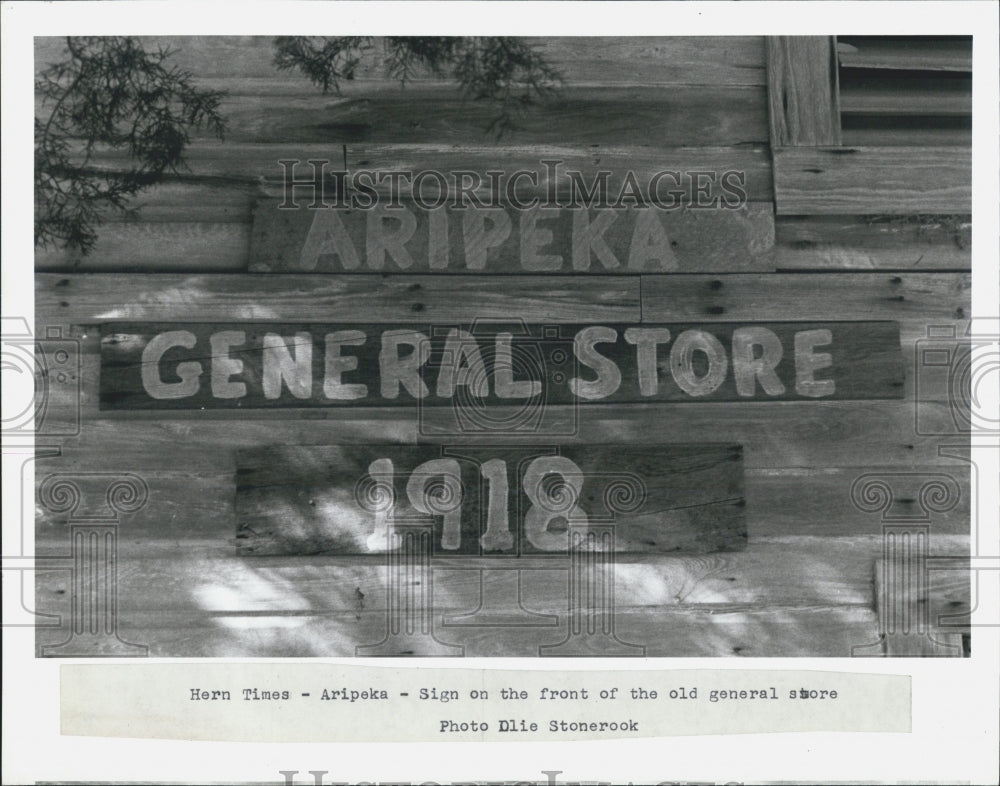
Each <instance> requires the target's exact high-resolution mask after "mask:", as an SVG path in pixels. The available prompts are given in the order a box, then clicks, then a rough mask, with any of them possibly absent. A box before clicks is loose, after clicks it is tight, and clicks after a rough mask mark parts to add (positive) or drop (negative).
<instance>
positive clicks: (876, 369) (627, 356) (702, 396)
mask: <svg viewBox="0 0 1000 786" xmlns="http://www.w3.org/2000/svg"><path fill="white" fill-rule="evenodd" d="M101 334H102V338H101V382H100V390H101V394H100V405H101V408H102V409H165V410H180V409H240V408H244V409H253V408H294V407H350V406H369V407H371V406H379V407H380V406H409V407H414V406H415V405H419V406H420V407H424V406H427V407H440V406H448V407H452V408H454V409H455V410H456V411H457V412H459V413H465V414H467V415H468V416H470V417H476V416H478V414H482V413H488V409H489V408H490V407H497V406H502V405H506V406H508V407H510V406H514V407H517V408H521V409H526V410H529V411H534V410H538V411H539V412H542V411H544V408H545V407H547V406H549V405H557V404H577V403H579V404H591V403H598V404H599V403H618V404H621V403H635V402H656V401H670V402H684V401H775V400H781V401H795V400H804V401H822V400H836V399H887V398H901V397H902V395H903V365H902V352H901V349H900V343H899V329H898V326H897V325H896V323H894V322H824V323H810V322H771V323H766V324H764V323H757V324H739V323H705V324H700V325H699V324H667V325H526V324H524V323H514V322H511V323H495V322H489V323H485V322H479V323H475V324H472V325H469V324H466V325H432V326H421V325H396V326H394V325H385V324H381V325H336V324H333V325H315V324H312V325H310V324H305V325H301V324H300V325H295V324H269V323H252V324H251V323H228V324H169V323H160V324H151V323H143V324H122V323H114V324H108V325H104V326H103V327H102V331H101ZM477 413H478V414H477ZM487 417H488V415H487Z"/></svg>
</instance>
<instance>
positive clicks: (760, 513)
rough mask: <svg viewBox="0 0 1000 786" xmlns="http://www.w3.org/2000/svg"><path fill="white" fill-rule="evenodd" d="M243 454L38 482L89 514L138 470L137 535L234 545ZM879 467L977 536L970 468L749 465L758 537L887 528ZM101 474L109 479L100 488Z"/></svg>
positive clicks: (86, 461)
mask: <svg viewBox="0 0 1000 786" xmlns="http://www.w3.org/2000/svg"><path fill="white" fill-rule="evenodd" d="M235 453H236V451H234V450H233V449H232V448H229V447H226V446H223V447H213V446H208V445H204V446H202V447H201V448H200V449H199V451H197V452H194V451H190V450H187V451H185V450H176V449H175V450H168V451H158V450H156V449H155V448H154V449H152V450H137V449H136V448H133V449H131V450H126V449H119V450H115V451H113V452H109V451H104V450H100V449H99V448H84V449H80V448H75V447H72V446H67V447H65V448H64V449H63V455H62V456H60V457H59V458H56V459H50V460H39V461H38V462H37V463H36V473H35V481H36V486H40V485H41V483H42V482H43V480H44V479H45V478H47V477H48V476H49V475H50V474H51V473H54V472H55V473H60V474H62V475H72V476H74V478H75V481H74V482H76V483H77V484H78V485H79V486H80V487H81V488H82V489H84V490H83V497H84V498H85V502H84V503H83V504H84V507H83V509H81V511H80V513H81V514H85V513H90V512H96V510H93V508H100V507H101V506H102V505H103V501H104V492H105V491H106V487H107V484H108V482H109V478H108V476H107V473H108V472H111V473H112V474H114V473H117V474H123V473H126V472H127V473H131V474H135V475H139V476H140V477H142V478H143V480H144V481H145V483H146V484H147V486H148V488H149V502H148V504H147V505H146V506H144V507H143V508H142V509H141V510H140V511H138V512H136V513H134V514H132V515H130V516H128V519H127V520H128V527H127V534H128V536H129V537H130V538H132V539H137V540H140V541H149V542H152V541H156V540H160V541H168V542H178V541H179V539H181V538H183V539H203V538H209V537H213V538H217V539H218V540H219V542H226V543H228V542H230V541H231V539H232V537H233V532H234V530H235V526H236V524H235V522H236V516H235V513H234V508H233V501H234V498H235V492H234V490H235V485H236V467H235ZM751 458H754V457H753V456H751ZM759 458H760V456H757V459H759ZM98 473H99V476H98ZM873 474H882V475H884V476H887V479H888V480H890V482H891V483H893V484H894V485H895V486H896V488H895V489H894V490H893V500H892V505H893V508H892V511H891V512H892V513H893V515H896V514H899V515H906V516H916V517H920V516H922V515H924V511H922V510H921V509H920V504H919V494H918V493H916V492H917V491H919V487H920V486H921V485H922V484H923V483H926V482H928V481H930V480H932V479H933V478H932V477H931V476H935V477H937V476H940V475H946V476H947V477H948V478H950V479H951V480H950V481H949V482H953V483H954V484H955V487H957V488H958V489H959V496H958V500H957V502H956V503H955V505H954V507H952V508H950V509H949V510H946V511H935V512H933V515H932V516H931V517H930V519H929V521H930V525H931V528H932V531H933V532H934V533H935V534H938V535H962V534H965V535H968V534H969V532H970V499H971V498H970V482H969V472H968V467H967V466H962V465H952V464H932V465H923V466H920V465H904V466H899V467H892V466H888V467H886V466H875V467H859V466H856V467H826V468H823V467H818V468H800V467H781V468H767V467H763V468H755V467H750V468H748V469H747V470H746V471H745V472H744V476H745V485H746V500H747V505H746V508H745V509H744V510H745V513H746V526H747V535H748V537H749V539H750V542H751V543H756V542H757V541H758V540H760V539H761V538H764V539H766V538H772V537H788V536H793V535H794V536H803V535H809V536H818V537H857V536H866V535H878V534H879V533H880V532H881V519H880V516H879V515H878V514H874V515H873V514H872V513H870V512H866V511H862V510H860V509H858V508H857V507H856V506H855V505H854V504H852V502H851V500H852V496H851V490H852V487H853V485H854V482H855V481H856V480H857V479H858V478H859V477H861V476H862V475H873ZM102 482H103V483H104V487H103V488H100V487H99V486H100V483H102ZM88 484H89V485H91V486H93V487H92V488H90V489H89V490H88V489H86V488H84V487H85V486H87V485H88ZM913 484H916V486H914V485H913ZM66 523H67V519H66V514H65V513H60V512H57V511H50V510H49V509H48V508H46V507H45V506H44V505H39V506H38V507H37V509H36V517H35V526H36V537H37V538H39V539H49V540H52V541H53V542H58V541H59V539H64V538H65V534H66V533H65V526H66ZM123 533H124V531H123Z"/></svg>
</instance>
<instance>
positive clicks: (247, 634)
mask: <svg viewBox="0 0 1000 786" xmlns="http://www.w3.org/2000/svg"><path fill="white" fill-rule="evenodd" d="M525 617H528V620H529V621H528V623H527V624H526V625H525V626H524V627H518V626H517V624H516V621H521V622H524V620H525ZM120 619H121V620H122V621H121V623H120V626H119V630H120V636H121V639H122V640H124V641H127V642H130V643H137V644H142V645H143V646H146V647H147V648H148V654H149V656H150V657H187V658H193V657H229V658H234V657H272V658H274V657H289V658H290V657H355V656H360V657H374V656H383V657H421V656H424V657H448V656H465V657H538V656H539V655H540V654H541V653H542V652H543V651H542V650H540V647H542V646H546V645H547V646H548V647H551V646H552V645H556V644H560V643H562V642H565V641H566V639H567V634H568V623H564V624H563V625H562V626H559V627H539V626H538V624H537V622H535V620H537V619H538V618H537V617H531V616H529V615H526V614H524V613H523V612H518V613H517V616H516V617H514V619H515V624H508V625H506V626H505V627H501V628H495V627H489V626H487V627H475V626H464V627H463V626H454V627H448V628H443V629H442V631H441V632H439V633H437V634H436V638H433V639H432V638H431V637H429V636H421V637H406V638H404V639H402V640H388V641H386V625H387V621H386V613H385V612H367V611H360V612H348V613H341V614H309V613H302V614H296V615H267V616H260V615H253V616H247V615H233V614H217V615H209V614H205V615H201V616H197V617H192V616H189V615H176V614H159V615H155V616H149V617H140V618H136V617H132V618H130V619H124V618H123V617H120ZM546 619H547V618H543V621H544V620H546ZM615 625H616V636H617V639H615V640H605V639H604V637H595V638H593V639H582V640H580V639H576V640H574V641H573V643H572V649H570V648H566V649H563V650H561V651H552V650H551V649H548V650H545V651H544V653H545V654H547V655H558V656H562V657H567V656H569V657H579V656H588V655H590V656H594V657H623V656H633V657H634V656H638V655H644V656H645V657H733V656H744V657H797V656H812V657H821V656H826V657H848V656H849V655H850V653H851V648H852V647H855V646H860V645H861V644H864V643H867V642H869V641H871V640H872V639H874V638H876V637H877V634H878V626H877V624H876V617H875V612H874V611H872V610H871V609H869V608H867V607H854V606H845V607H835V608H810V609H762V610H754V611H745V610H736V611H731V612H728V613H719V612H716V611H689V610H683V611H681V610H672V611H655V610H641V611H633V612H619V613H618V614H617V615H616V616H615ZM498 631H499V632H498ZM67 633H68V631H67V630H66V628H44V627H40V628H38V629H37V631H36V636H35V640H36V649H37V652H38V654H39V656H42V655H43V654H44V655H45V656H47V657H66V654H65V652H60V651H59V650H44V651H43V649H42V648H43V647H45V646H46V645H54V644H60V643H62V642H64V641H65V640H66V639H67ZM376 645H379V646H378V647H377V648H376ZM627 645H632V646H627Z"/></svg>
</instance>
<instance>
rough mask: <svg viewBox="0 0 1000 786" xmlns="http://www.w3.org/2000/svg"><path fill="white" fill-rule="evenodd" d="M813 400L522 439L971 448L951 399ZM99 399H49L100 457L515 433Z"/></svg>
mask: <svg viewBox="0 0 1000 786" xmlns="http://www.w3.org/2000/svg"><path fill="white" fill-rule="evenodd" d="M95 390H96V388H95ZM93 395H94V394H93V392H91V396H93ZM817 406H818V405H817V404H816V403H814V402H747V403H744V404H741V405H740V406H739V407H735V406H728V407H727V406H720V405H719V404H717V403H691V404H683V405H671V404H660V405H656V404H649V405H645V406H643V407H641V408H636V407H634V406H630V405H624V406H619V407H615V406H614V405H605V406H603V407H600V408H599V409H600V413H601V415H600V417H596V416H590V417H581V416H580V412H579V409H578V408H575V407H550V408H548V409H547V410H546V418H547V420H546V430H545V432H540V433H539V434H537V435H536V436H525V437H523V438H521V439H523V441H524V442H525V444H546V443H550V442H551V441H552V440H553V438H558V440H559V441H560V442H574V443H575V442H581V443H594V442H604V443H609V444H649V443H656V442H663V441H678V442H694V441H734V442H739V443H740V444H742V445H743V446H744V450H745V455H746V461H747V465H748V466H752V467H830V466H840V467H856V466H875V465H884V466H897V467H898V466H902V467H908V466H912V465H914V464H922V465H929V464H933V463H934V462H937V461H939V460H940V457H939V455H938V447H939V446H940V445H941V444H942V441H945V442H946V443H947V444H949V445H958V446H962V445H964V450H966V451H967V450H968V445H969V441H968V437H967V436H964V435H963V434H962V432H961V430H960V429H961V428H962V423H961V419H956V410H955V407H954V405H953V404H952V403H950V402H938V401H930V402H921V403H920V404H919V405H917V404H914V403H913V402H912V401H905V402H890V401H885V402H856V401H855V402H837V401H831V402H826V403H823V404H822V414H819V413H818V411H817ZM92 407H93V409H92V410H89V411H87V410H85V411H84V412H83V419H82V422H81V419H80V412H79V410H78V409H77V408H76V405H73V406H61V407H56V406H55V405H53V407H52V408H51V409H50V410H49V411H48V412H47V413H46V418H45V421H44V428H45V429H47V430H48V432H49V433H52V434H56V435H59V434H63V433H67V432H69V433H70V434H73V436H71V437H67V438H60V437H58V436H53V437H50V438H49V439H50V440H55V439H58V440H59V441H60V442H62V443H64V444H67V445H71V446H76V447H78V448H81V449H87V450H93V451H95V455H98V456H113V455H114V454H115V453H116V452H119V451H129V450H134V449H135V447H136V445H139V444H141V445H146V446H148V447H149V449H150V450H153V451H159V452H161V453H163V454H168V453H169V454H170V455H172V456H176V460H177V461H182V460H185V459H189V460H192V461H197V458H198V455H199V454H200V452H201V451H204V450H206V449H207V448H206V446H212V448H213V449H225V448H235V447H259V446H263V445H274V444H297V445H316V444H320V445H322V444H336V443H339V444H345V443H351V444H365V443H366V442H379V443H389V442H398V443H406V444H415V443H427V444H441V443H445V444H467V443H469V442H470V441H473V440H474V441H476V442H477V443H478V442H491V443H492V444H505V443H509V441H510V436H509V435H504V436H497V437H490V438H487V437H484V436H482V435H477V436H475V437H469V436H468V435H465V434H462V433H458V432H457V431H456V429H455V424H454V418H453V417H451V416H450V412H451V411H450V410H448V409H447V408H433V409H427V410H425V411H424V413H425V414H424V415H423V416H422V417H421V418H420V419H418V417H417V413H416V412H415V411H411V412H406V411H405V410H392V409H386V408H364V409H357V410H353V409H352V410H349V411H348V410H298V411H296V412H295V416H294V417H293V418H289V417H288V416H287V413H281V412H276V413H268V412H255V413H254V416H253V417H248V414H247V413H245V412H238V411H237V412H232V413H230V414H231V416H229V417H221V416H220V415H219V414H217V413H212V412H204V413H199V412H197V411H192V412H190V413H185V414H184V417H180V416H177V417H175V418H172V419H169V420H167V419H164V418H163V416H162V415H160V414H156V415H155V416H152V417H150V416H149V415H148V414H143V416H142V417H137V416H133V417H125V416H124V413H113V414H110V415H105V416H101V415H99V414H97V413H96V401H93V402H92ZM592 411H593V410H585V412H592ZM439 413H440V416H438V417H431V415H435V416H436V415H438V414H439ZM494 414H495V416H496V417H498V418H501V417H516V415H517V414H518V410H517V409H512V408H503V409H499V410H497V411H495V413H494ZM918 427H919V431H918V430H917V429H918ZM172 461H173V459H172Z"/></svg>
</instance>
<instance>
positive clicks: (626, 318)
mask: <svg viewBox="0 0 1000 786" xmlns="http://www.w3.org/2000/svg"><path fill="white" fill-rule="evenodd" d="M970 287H971V276H969V275H968V274H966V273H900V274H899V275H893V274H887V273H845V274H841V273H798V274H796V273H782V274H774V275H769V276H765V277H761V276H755V275H748V274H731V275H700V274H683V275H669V276H651V275H646V276H642V312H641V317H642V319H641V321H644V322H671V321H677V322H682V321H691V322H695V321H698V322H701V321H706V322H731V321H746V322H753V321H759V320H775V321H777V320H782V319H789V318H793V319H794V318H811V319H816V320H859V321H863V320H866V319H880V320H895V321H900V322H902V323H907V322H908V323H909V324H911V325H913V326H916V325H917V324H918V323H920V322H923V323H933V322H935V321H951V320H955V319H965V318H967V315H968V313H969V302H970V297H971V289H970ZM121 293H128V298H127V300H125V299H124V298H122V296H121ZM123 300H125V302H123ZM639 300H640V298H639V281H637V280H636V278H635V277H623V276H613V277H612V276H606V277H600V278H596V277H595V278H586V277H583V278H576V279H573V280H571V279H567V278H563V277H554V276H552V277H550V276H538V277H525V278H521V279H518V280H517V285H516V287H515V286H514V285H513V282H512V280H511V279H510V278H508V277H504V276H477V277H474V278H471V277H467V276H434V277H427V276H388V275H386V276H364V275H353V276H337V277H331V276H324V275H318V274H316V275H304V274H296V275H287V276H280V277H268V278H266V279H265V278H262V277H260V276H253V275H245V276H232V275H211V274H206V275H191V276H188V275H175V274H169V273H164V274H139V275H133V276H117V275H112V274H103V273H92V274H76V275H60V274H55V273H44V274H39V275H37V276H36V277H35V308H36V312H37V313H38V314H39V315H40V318H44V319H46V320H48V321H49V323H50V324H66V325H68V324H90V325H93V324H99V323H101V322H106V321H109V320H148V321H156V320H162V321H192V322H196V321H204V320H206V319H220V320H221V319H227V320H230V319H231V320H254V319H257V320H274V321H278V320H285V321H293V320H294V321H316V322H323V321H325V320H327V319H329V316H330V315H331V314H336V315H337V317H338V319H344V320H355V321H358V322H366V321H373V320H377V321H380V322H382V321H385V322H407V323H423V324H427V323H433V322H435V321H463V320H464V321H472V320H475V319H477V318H483V319H494V320H496V319H505V318H508V319H509V318H510V317H511V315H512V312H513V313H514V314H516V316H517V317H520V318H522V319H524V320H526V321H529V322H530V321H549V322H573V321H588V322H593V323H597V322H599V321H611V322H616V321H617V322H639V321H640V312H639ZM416 304H420V307H418V308H414V306H415V305H416ZM959 309H961V311H960V312H959ZM903 332H904V336H905V335H906V333H907V330H905V329H904V331H903Z"/></svg>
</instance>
